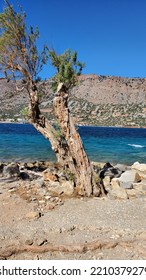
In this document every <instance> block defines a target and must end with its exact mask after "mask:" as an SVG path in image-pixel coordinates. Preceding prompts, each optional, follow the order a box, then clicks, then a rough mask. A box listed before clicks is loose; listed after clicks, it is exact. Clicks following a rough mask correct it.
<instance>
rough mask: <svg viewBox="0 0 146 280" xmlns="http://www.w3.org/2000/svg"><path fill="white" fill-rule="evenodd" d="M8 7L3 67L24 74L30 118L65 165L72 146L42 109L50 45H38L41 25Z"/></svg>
mask: <svg viewBox="0 0 146 280" xmlns="http://www.w3.org/2000/svg"><path fill="white" fill-rule="evenodd" d="M4 2H5V8H4V11H3V13H1V14H0V71H1V72H2V73H3V74H4V75H5V77H6V78H7V80H8V81H9V80H10V79H13V80H14V81H16V79H18V78H19V79H20V78H23V81H24V86H25V87H26V89H27V92H28V95H29V115H28V117H29V122H30V123H31V124H33V125H34V126H35V128H36V129H37V130H38V131H39V132H41V133H42V134H43V135H44V136H45V137H46V138H47V139H49V141H50V143H51V145H52V149H53V151H54V152H55V154H56V157H57V160H58V162H59V163H61V164H63V165H65V163H66V155H67V156H68V147H67V145H65V143H64V142H63V141H62V138H61V137H56V131H55V129H54V127H53V126H52V125H51V124H50V123H49V121H48V120H47V119H46V118H45V117H44V116H43V115H42V114H41V112H40V109H39V94H38V83H37V79H38V74H39V73H40V71H41V70H42V67H43V65H44V64H46V63H47V60H48V48H47V46H44V48H43V50H42V52H41V53H39V51H38V48H37V40H38V38H39V31H38V28H36V29H33V27H32V26H31V27H30V28H29V29H27V27H26V24H25V19H26V15H25V13H24V12H23V11H22V8H21V7H19V9H20V12H19V13H18V12H16V11H15V10H14V8H13V7H12V6H11V5H10V4H9V2H8V0H5V1H4Z"/></svg>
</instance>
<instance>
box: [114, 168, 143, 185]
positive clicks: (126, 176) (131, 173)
mask: <svg viewBox="0 0 146 280" xmlns="http://www.w3.org/2000/svg"><path fill="white" fill-rule="evenodd" d="M140 180H141V177H140V175H139V174H138V172H137V171H136V170H126V171H125V172H124V173H122V175H121V176H120V177H119V178H118V181H119V184H120V187H122V188H124V189H132V188H133V184H134V183H137V182H139V181H140Z"/></svg>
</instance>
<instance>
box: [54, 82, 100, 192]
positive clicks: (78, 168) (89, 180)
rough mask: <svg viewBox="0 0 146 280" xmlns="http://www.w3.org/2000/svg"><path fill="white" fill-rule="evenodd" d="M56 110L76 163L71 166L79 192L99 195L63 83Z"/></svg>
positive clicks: (56, 98)
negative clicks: (70, 110) (69, 107)
mask: <svg viewBox="0 0 146 280" xmlns="http://www.w3.org/2000/svg"><path fill="white" fill-rule="evenodd" d="M54 110H55V114H56V117H57V120H58V122H59V126H60V128H61V131H62V133H63V135H64V137H65V139H66V142H67V144H68V148H69V152H70V155H71V157H72V162H73V163H74V165H73V168H72V166H69V167H70V171H71V172H72V173H74V175H75V177H76V186H77V189H78V192H79V193H80V194H82V195H83V196H88V197H89V196H91V195H93V194H95V193H96V195H99V193H100V189H99V188H98V187H97V186H96V184H95V182H94V172H93V168H92V166H91V163H90V161H89V159H88V157H87V155H86V152H85V150H84V147H83V144H82V141H81V138H80V136H79V134H78V132H77V130H76V128H75V125H74V122H73V119H72V117H71V115H70V112H69V109H68V92H67V91H66V89H65V87H64V85H63V84H60V85H59V87H58V91H57V94H56V96H55V98H54Z"/></svg>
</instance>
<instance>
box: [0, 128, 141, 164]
mask: <svg viewBox="0 0 146 280" xmlns="http://www.w3.org/2000/svg"><path fill="white" fill-rule="evenodd" d="M78 131H79V133H80V135H81V138H82V141H83V143H84V147H85V150H86V152H87V154H88V157H89V158H90V159H91V160H92V161H104V162H111V163H124V164H132V163H134V162H135V161H139V162H141V163H146V129H142V128H137V129H135V128H134V129H133V128H115V127H91V126H89V127H88V126H83V127H78ZM0 160H1V161H10V160H11V161H12V160H14V161H34V160H50V161H55V155H54V153H53V151H52V150H51V146H50V143H49V142H48V141H47V140H46V139H45V138H44V137H43V136H42V135H41V134H40V133H38V132H37V131H36V130H35V129H34V127H33V126H31V125H29V124H6V123H1V124H0Z"/></svg>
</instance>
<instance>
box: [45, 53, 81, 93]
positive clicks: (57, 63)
mask: <svg viewBox="0 0 146 280" xmlns="http://www.w3.org/2000/svg"><path fill="white" fill-rule="evenodd" d="M49 57H50V59H51V62H52V65H53V66H54V67H55V68H56V75H55V76H54V77H53V82H52V88H53V90H54V91H56V90H57V87H58V85H59V83H63V84H64V86H65V87H66V89H67V90H68V89H70V88H71V87H73V86H75V85H76V83H77V79H76V77H77V76H78V75H80V74H81V72H82V69H83V67H85V64H84V63H82V62H79V61H78V60H77V52H76V51H74V52H73V53H72V52H71V50H66V51H65V52H64V53H63V54H61V55H57V54H56V53H55V51H54V50H50V51H49Z"/></svg>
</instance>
